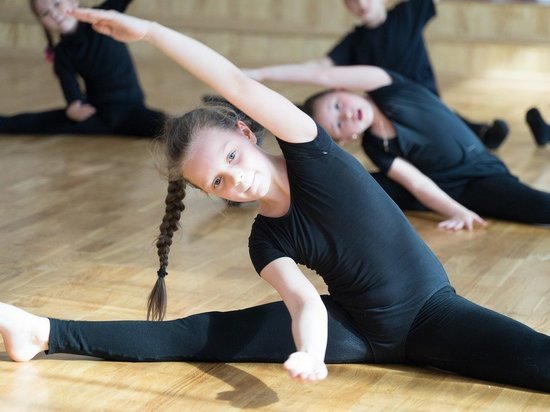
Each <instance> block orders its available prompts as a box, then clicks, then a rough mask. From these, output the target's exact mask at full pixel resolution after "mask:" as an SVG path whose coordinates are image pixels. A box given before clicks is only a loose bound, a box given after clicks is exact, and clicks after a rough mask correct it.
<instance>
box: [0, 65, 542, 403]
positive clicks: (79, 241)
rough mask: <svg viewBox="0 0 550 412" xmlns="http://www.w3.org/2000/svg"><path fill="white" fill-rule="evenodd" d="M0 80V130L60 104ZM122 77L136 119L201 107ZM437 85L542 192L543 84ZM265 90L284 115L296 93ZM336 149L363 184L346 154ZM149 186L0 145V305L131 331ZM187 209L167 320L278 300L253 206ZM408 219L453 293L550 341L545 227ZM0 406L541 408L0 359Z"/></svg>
mask: <svg viewBox="0 0 550 412" xmlns="http://www.w3.org/2000/svg"><path fill="white" fill-rule="evenodd" d="M0 64H1V65H2V70H1V73H0V83H1V84H2V85H3V86H2V89H1V92H2V97H1V98H0V112H1V113H15V112H18V111H21V110H22V109H25V108H26V109H28V110H38V109H41V108H47V107H52V106H55V105H59V104H61V97H60V94H59V91H58V90H57V87H56V85H55V82H54V81H53V79H52V76H51V74H50V72H49V68H48V67H47V66H46V64H45V63H43V61H42V60H41V58H40V56H37V57H36V59H33V58H28V57H24V58H21V59H15V60H10V61H8V60H7V59H5V60H4V59H2V60H1V61H0ZM138 64H139V67H140V74H141V78H142V81H143V85H144V88H145V90H146V91H147V94H148V96H149V99H148V101H149V103H150V105H152V106H156V107H163V108H166V109H167V110H168V111H170V112H171V113H180V112H183V111H185V110H188V109H190V108H192V107H193V106H194V105H195V104H196V103H197V102H198V101H199V98H200V95H201V94H202V93H204V92H207V91H208V90H207V89H205V88H204V87H202V86H200V85H198V84H197V83H196V82H195V81H194V80H193V79H191V78H190V77H189V76H187V75H186V74H184V73H181V72H180V71H179V70H178V69H177V68H176V67H175V66H174V65H173V64H172V63H170V62H167V61H165V60H163V59H161V58H159V59H158V61H156V62H151V61H138ZM441 83H442V86H443V91H444V98H445V99H446V101H447V102H448V103H450V105H451V106H452V107H453V108H455V109H457V110H458V111H459V112H460V113H462V114H463V115H465V116H467V117H470V118H472V119H479V120H483V119H489V118H493V117H496V116H500V117H503V118H505V119H507V120H508V121H509V123H510V126H511V135H510V137H509V138H508V141H507V142H506V143H505V144H504V145H503V147H502V148H501V149H499V150H498V152H497V154H498V155H499V156H500V157H502V158H503V159H504V160H505V162H506V163H507V164H508V165H509V167H510V169H511V170H512V171H513V173H515V174H516V175H518V176H519V177H520V178H522V179H523V180H524V181H526V182H528V183H530V184H532V185H533V186H535V187H537V188H540V189H543V190H547V191H550V147H546V148H537V147H536V146H535V145H534V143H533V140H532V138H531V136H530V135H529V133H528V130H527V128H526V125H525V123H524V120H523V116H524V113H525V111H526V110H527V108H529V107H530V106H531V105H538V106H539V107H540V108H541V109H542V111H543V113H545V114H546V115H547V117H548V118H550V100H549V99H548V96H550V75H549V76H543V75H540V76H538V77H537V76H533V75H532V74H530V75H526V74H522V73H487V74H486V75H484V76H480V77H479V78H475V79H441ZM277 88H278V89H279V90H281V91H283V92H284V93H286V94H288V95H289V96H290V97H291V98H292V99H296V100H298V99H300V98H301V97H303V96H304V93H305V92H306V91H308V90H306V88H298V87H288V86H277ZM266 146H267V147H268V148H273V147H274V146H273V141H272V140H270V139H268V141H267V142H266ZM350 150H352V151H353V152H354V153H355V154H356V155H357V156H358V157H359V158H360V159H361V160H362V161H363V162H365V165H366V166H367V167H370V164H369V163H368V161H367V160H366V159H365V158H364V156H363V155H362V154H361V152H360V148H359V147H358V146H357V147H352V148H350ZM165 186H166V184H165V182H164V181H163V180H162V179H161V178H160V177H159V173H158V171H157V170H156V168H155V166H154V161H153V157H152V156H151V153H150V144H149V142H148V141H145V140H135V139H128V138H120V137H73V136H53V137H37V136H19V137H15V136H2V137H0V188H1V189H0V300H1V301H4V302H8V303H12V304H16V305H18V306H21V307H22V308H24V309H27V310H30V311H32V312H34V313H36V314H39V315H43V316H50V317H60V318H74V319H87V320H112V319H143V317H144V309H145V299H146V296H147V294H148V292H149V290H150V288H151V287H152V285H153V282H154V280H155V276H156V269H157V260H156V251H155V248H154V245H153V242H154V238H155V236H156V233H157V227H158V224H159V223H160V219H161V217H162V213H163V200H164V193H165ZM186 204H187V209H186V211H185V213H184V215H183V219H182V222H183V230H182V231H181V232H180V234H178V235H177V236H176V238H177V239H176V242H175V244H174V246H173V248H172V256H171V262H170V270H169V272H170V275H169V277H168V278H167V283H168V288H169V310H168V317H169V318H176V317H181V316H185V315H189V314H192V313H195V312H200V311H206V310H229V309H236V308H241V307H245V306H250V305H254V304H258V303H261V302H267V301H271V300H275V299H277V296H276V294H275V293H274V292H273V290H272V289H271V288H270V287H269V286H268V285H267V284H265V283H263V282H262V280H261V279H260V278H259V277H258V276H257V275H256V274H255V273H254V271H253V269H252V266H251V265H250V263H249V259H248V252H247V249H246V245H247V236H248V227H249V224H250V222H251V221H252V219H253V217H254V215H255V212H256V210H255V206H254V205H252V204H248V205H245V206H244V207H242V208H238V209H226V208H225V206H224V203H223V202H222V201H220V200H218V199H214V198H209V197H205V196H203V195H201V194H199V193H197V192H194V191H193V192H191V193H190V194H189V196H188V198H187V200H186ZM409 217H410V220H411V222H412V224H413V225H414V226H415V227H416V228H417V230H418V231H419V233H420V234H421V236H422V237H423V238H424V239H425V241H426V242H427V243H428V244H429V245H430V247H431V248H432V249H433V250H434V251H435V253H436V254H437V256H438V257H439V258H440V259H441V261H442V262H443V264H444V265H445V267H446V269H447V271H448V273H449V276H450V278H451V280H452V282H453V284H454V286H455V287H456V289H457V291H458V292H459V293H461V294H463V295H464V296H466V297H467V298H470V299H472V300H474V301H476V302H478V303H480V304H482V305H485V306H488V307H490V308H492V309H494V310H497V311H499V312H502V313H505V314H507V315H509V316H512V317H514V318H515V319H517V320H519V321H522V322H525V323H527V324H529V325H530V326H532V327H534V328H535V329H537V330H539V331H541V332H544V333H547V334H550V231H549V229H548V228H542V227H534V226H527V225H521V224H513V223H505V222H499V221H495V220H490V225H489V227H488V228H487V229H486V230H476V231H474V232H471V233H467V232H460V233H446V232H441V231H439V230H437V229H436V222H437V217H436V216H435V215H432V214H428V213H411V214H409ZM311 279H312V280H313V281H314V282H315V284H316V285H317V286H318V288H319V290H320V291H323V290H324V287H323V285H322V283H321V282H320V281H319V279H317V278H316V277H315V276H313V275H312V276H311ZM228 327H230V325H228ZM549 356H550V354H549ZM0 399H1V401H0V409H1V410H6V411H24V410H25V411H26V410H39V411H49V410H52V411H53V410H56V411H60V410H61V411H73V410H74V411H76V410H79V411H88V410H90V411H91V410H109V411H115V410H191V409H193V410H196V411H203V410H204V411H217V410H237V409H249V410H250V409H259V410H276V411H296V410H300V411H324V410H326V411H335V410H350V411H363V410H384V411H389V410H399V411H405V410H407V411H417V410H418V411H428V410H433V411H442V410H445V411H446V410H491V411H519V410H529V411H539V410H540V411H542V410H548V408H549V407H550V396H549V395H547V394H542V393H537V392H533V391H528V390H522V389H518V388H513V387H507V386H504V385H495V384H491V383H487V382H482V381H477V380H473V379H468V378H464V377H460V376H455V375H452V374H447V373H443V372H440V371H435V370H429V369H421V368H413V367H407V366H372V365H332V366H329V378H328V379H327V380H325V381H323V382H320V383H317V384H313V385H300V384H296V383H294V382H293V381H291V380H290V379H289V378H287V376H286V374H285V372H284V371H283V370H282V368H281V366H280V365H277V364H274V365H271V364H200V363H192V364H189V363H159V364H150V363H148V364H140V363H116V362H106V361H101V360H97V359H91V358H83V357H74V356H68V355H55V356H53V357H45V356H43V355H39V356H38V358H37V359H36V360H34V361H32V362H28V363H21V364H19V363H13V362H10V361H9V360H8V358H7V355H6V354H5V352H4V351H3V346H1V345H0Z"/></svg>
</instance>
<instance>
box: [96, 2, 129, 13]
mask: <svg viewBox="0 0 550 412" xmlns="http://www.w3.org/2000/svg"><path fill="white" fill-rule="evenodd" d="M131 2H132V0H106V1H104V2H103V3H101V4H100V5H99V6H97V8H98V9H103V10H116V11H120V12H124V11H126V9H127V8H128V5H129V4H130V3H131Z"/></svg>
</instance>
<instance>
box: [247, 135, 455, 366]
mask: <svg viewBox="0 0 550 412" xmlns="http://www.w3.org/2000/svg"><path fill="white" fill-rule="evenodd" d="M279 146H280V147H281V150H282V152H283V154H284V157H285V159H286V163H287V170H288V176H289V182H290V190H291V206H290V209H289V211H288V213H287V214H286V215H285V216H283V217H280V218H268V217H265V216H262V215H258V216H257V217H256V219H255V222H254V224H253V226H252V231H251V234H250V238H249V249H250V256H251V259H252V262H253V264H254V267H255V269H256V271H257V272H258V273H260V272H261V270H262V269H263V268H264V267H265V266H266V265H267V264H269V263H270V262H271V261H273V260H275V259H277V258H280V257H290V258H292V259H293V260H294V261H295V262H297V263H299V264H303V265H305V266H307V267H309V268H311V269H313V270H315V271H316V272H317V273H318V274H319V275H321V276H322V277H323V279H324V281H325V283H326V284H327V286H328V290H329V293H330V294H331V296H332V297H333V299H334V300H335V301H336V302H338V303H339V304H340V305H342V306H343V307H344V308H345V310H347V311H348V313H349V314H350V315H351V316H352V318H353V320H354V323H356V324H357V326H358V327H359V328H360V330H361V331H362V333H363V335H364V336H365V338H366V339H367V340H368V342H369V344H370V345H371V347H372V349H373V353H374V356H375V359H376V361H377V362H395V361H402V360H403V344H404V340H405V338H406V334H407V332H408V330H409V327H410V324H411V323H412V321H413V319H414V317H415V315H416V314H417V312H418V310H419V309H420V307H422V305H423V304H424V303H425V301H426V300H427V299H428V298H429V297H430V296H431V295H432V294H433V293H434V292H436V291H437V290H439V289H441V288H442V287H444V286H446V285H448V284H449V281H448V278H447V275H446V273H445V270H444V269H443V267H442V265H441V264H440V262H439V261H438V259H437V258H436V257H435V256H434V254H433V253H432V252H431V250H430V249H429V248H428V247H427V245H426V244H425V243H424V242H423V241H422V240H421V239H420V238H419V236H418V235H417V234H416V232H415V231H414V229H413V228H412V227H411V225H410V224H409V222H408V221H407V219H406V218H405V216H404V215H403V213H402V212H401V211H400V210H399V208H398V207H397V206H396V205H395V203H394V202H393V201H392V200H391V199H390V198H389V197H388V196H387V195H386V193H385V192H384V191H383V190H382V189H381V188H380V186H379V185H378V184H377V183H376V182H375V180H374V179H373V178H372V177H371V176H370V175H369V174H368V172H366V171H365V169H364V167H363V166H362V165H361V164H360V163H359V162H358V161H357V160H356V159H355V158H354V157H353V156H352V155H350V154H349V153H347V152H346V151H344V150H342V149H341V148H340V147H339V146H338V145H336V144H335V143H334V142H333V141H332V139H331V138H330V136H329V135H328V134H327V133H326V132H325V131H324V130H323V129H322V128H321V127H320V126H318V136H317V138H316V139H315V140H313V141H312V142H308V143H303V144H290V143H286V142H283V141H279Z"/></svg>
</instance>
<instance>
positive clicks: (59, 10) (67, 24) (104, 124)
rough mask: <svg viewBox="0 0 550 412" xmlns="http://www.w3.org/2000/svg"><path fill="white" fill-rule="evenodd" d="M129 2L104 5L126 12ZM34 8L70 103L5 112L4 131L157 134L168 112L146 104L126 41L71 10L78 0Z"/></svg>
mask: <svg viewBox="0 0 550 412" xmlns="http://www.w3.org/2000/svg"><path fill="white" fill-rule="evenodd" d="M129 3H131V0H107V1H105V2H103V3H102V4H101V5H100V6H99V8H101V9H115V10H118V11H121V12H122V11H124V10H125V9H126V7H127V6H128V4H129ZM30 6H31V9H32V11H33V13H34V14H35V16H36V17H37V19H38V20H39V21H40V23H41V24H42V25H43V27H44V32H45V34H46V38H47V40H48V49H47V53H48V55H49V56H50V58H51V59H53V65H54V71H55V74H56V76H57V78H58V79H59V84H60V86H61V89H62V90H63V95H64V97H65V100H66V101H67V107H65V108H59V109H53V110H48V111H44V112H35V113H22V114H18V115H15V116H0V134H77V135H78V134H108V135H112V134H116V135H129V136H137V137H154V136H156V135H157V134H158V132H159V131H160V129H161V126H162V123H163V121H164V119H165V115H164V113H162V112H160V111H158V110H154V109H150V108H148V107H147V106H146V105H145V103H144V94H143V91H142V89H141V86H140V84H139V81H138V77H137V74H136V71H135V68H134V64H133V62H132V59H131V57H130V53H129V51H128V48H127V47H126V45H125V44H123V43H120V42H118V41H115V40H113V39H111V38H109V37H107V36H104V35H101V34H99V33H97V32H95V31H94V30H93V29H92V28H91V27H90V25H89V24H86V23H79V22H78V20H76V19H75V18H74V17H73V16H72V15H71V14H69V12H70V11H71V10H73V9H74V8H75V7H77V6H78V1H77V0H30ZM56 37H59V41H58V42H57V43H55V42H54V38H56ZM79 77H80V78H82V80H83V81H84V84H85V91H83V90H82V89H81V87H80V84H79Z"/></svg>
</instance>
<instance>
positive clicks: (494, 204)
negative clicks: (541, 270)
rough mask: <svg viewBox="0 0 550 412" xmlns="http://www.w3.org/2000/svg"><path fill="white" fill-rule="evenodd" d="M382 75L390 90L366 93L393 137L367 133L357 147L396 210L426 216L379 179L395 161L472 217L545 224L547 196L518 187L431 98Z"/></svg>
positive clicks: (400, 190) (402, 80)
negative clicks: (409, 166) (375, 170)
mask: <svg viewBox="0 0 550 412" xmlns="http://www.w3.org/2000/svg"><path fill="white" fill-rule="evenodd" d="M388 73H389V74H390V76H391V77H392V84H390V85H388V86H384V87H381V88H379V89H377V90H374V91H371V92H369V96H370V97H371V98H372V100H373V101H374V103H375V104H376V105H377V106H378V107H379V108H380V110H381V111H382V113H384V114H385V115H386V116H387V117H388V118H389V120H390V121H391V123H392V125H393V126H394V128H395V130H396V132H397V137H396V138H395V139H387V140H385V141H384V139H382V138H380V137H378V136H375V135H374V134H372V133H371V132H370V130H367V131H366V132H365V133H364V135H363V140H362V145H363V149H364V150H365V152H366V154H367V155H368V156H369V158H370V159H371V160H372V161H373V163H374V164H375V165H376V166H377V167H378V168H379V169H380V171H381V173H375V174H373V176H374V177H375V179H376V180H377V181H378V183H380V185H381V186H382V187H383V188H384V190H386V192H387V193H388V194H389V195H390V197H391V198H392V199H393V200H394V201H395V202H396V203H397V204H398V205H399V207H400V208H401V209H404V210H426V208H425V207H424V206H423V205H421V204H420V203H419V202H418V201H417V200H416V199H415V198H414V197H413V196H412V194H410V193H409V192H408V191H407V190H406V189H405V188H403V187H402V186H401V185H399V184H398V183H397V182H395V181H393V180H391V179H390V178H388V177H387V176H386V175H385V174H386V173H387V172H388V170H389V169H390V167H391V165H392V162H393V161H394V159H395V158H396V157H401V158H403V159H405V160H407V161H408V162H410V163H411V164H413V165H414V166H415V167H417V168H418V169H419V170H420V171H421V172H422V173H424V174H425V175H426V176H428V177H429V178H430V179H432V180H433V181H434V182H435V183H436V184H437V185H438V186H439V187H440V188H441V189H442V190H443V191H445V192H446V193H447V194H448V195H450V196H451V197H452V198H454V199H455V200H456V201H457V202H458V203H460V204H462V205H464V206H465V207H467V208H468V209H470V210H473V211H474V212H476V213H478V214H481V215H483V216H487V217H492V218H497V219H503V220H510V221H515V222H523V223H534V224H549V223H550V193H546V192H542V191H540V190H536V189H533V188H531V187H529V186H527V185H525V184H523V183H521V182H520V181H519V180H518V178H517V177H515V176H513V175H512V174H511V173H510V172H509V171H508V169H507V167H506V166H505V165H504V163H503V162H502V161H501V160H500V159H498V158H497V157H496V156H494V155H493V154H491V153H489V152H488V151H487V150H486V149H485V147H484V146H483V145H482V144H481V143H480V141H479V140H478V139H477V137H476V136H475V135H474V134H473V133H472V131H471V130H470V129H469V128H468V127H466V126H465V124H464V123H463V122H462V121H461V120H460V119H459V117H457V116H456V114H455V113H453V112H452V111H451V110H450V109H449V108H448V107H447V106H446V105H445V104H444V103H443V102H442V101H441V100H440V99H439V98H437V97H436V96H435V95H434V94H433V93H431V92H429V91H428V90H427V89H426V88H424V87H422V86H421V85H419V84H416V83H414V82H412V81H410V80H408V79H406V78H404V77H402V76H400V75H398V74H396V73H392V72H389V71H388Z"/></svg>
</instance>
